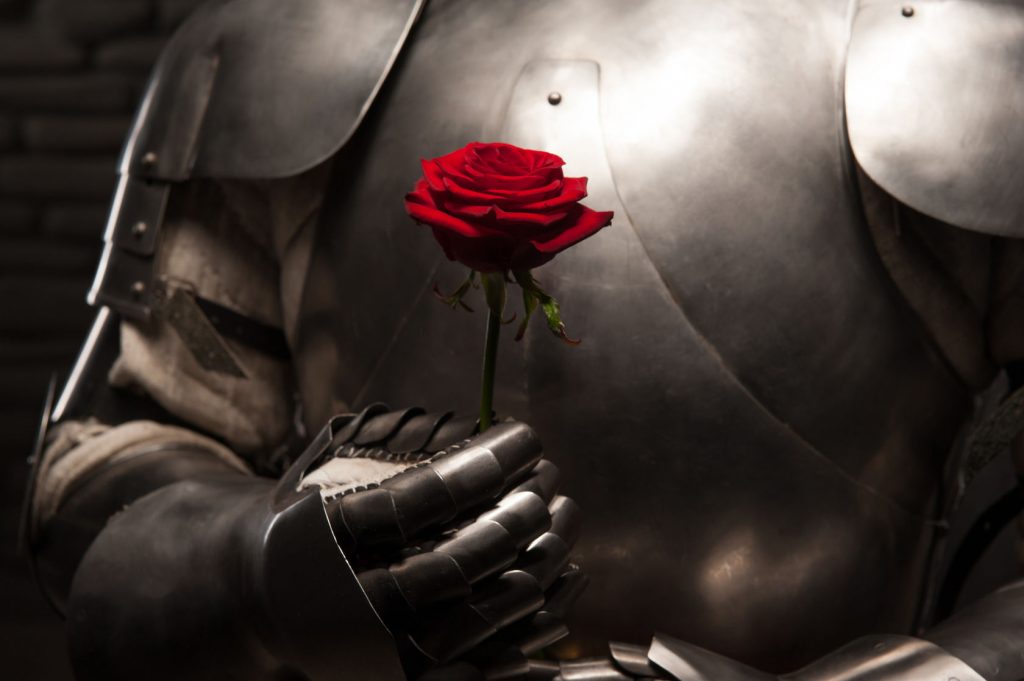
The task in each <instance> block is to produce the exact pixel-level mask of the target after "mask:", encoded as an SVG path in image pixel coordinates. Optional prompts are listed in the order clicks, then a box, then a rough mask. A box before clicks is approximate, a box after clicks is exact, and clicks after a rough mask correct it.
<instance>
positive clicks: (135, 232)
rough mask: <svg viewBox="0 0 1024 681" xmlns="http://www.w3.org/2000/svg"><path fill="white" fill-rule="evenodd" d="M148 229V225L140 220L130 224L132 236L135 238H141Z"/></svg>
mask: <svg viewBox="0 0 1024 681" xmlns="http://www.w3.org/2000/svg"><path fill="white" fill-rule="evenodd" d="M148 229H149V225H147V224H146V223H145V222H142V221H141V220H140V221H139V222H136V223H135V224H134V225H132V236H133V237H135V238H136V239H141V238H142V235H144V234H145V233H146V231H147V230H148Z"/></svg>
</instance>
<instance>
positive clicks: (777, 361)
mask: <svg viewBox="0 0 1024 681" xmlns="http://www.w3.org/2000/svg"><path fill="white" fill-rule="evenodd" d="M1022 63H1024V7H1022V6H1021V5H1020V4H1019V3H1009V2H993V1H988V0H943V1H939V0H918V1H915V2H912V3H911V4H905V3H900V2H894V1H893V0H859V1H858V0H824V1H821V0H818V1H814V2H811V1H810V0H776V1H773V2H770V3H768V2H762V1H760V0H730V1H728V2H696V1H695V0H642V1H635V2H630V3H620V2H613V1H611V0H608V1H604V0H602V1H600V2H595V1H594V0H559V1H558V2H552V1H544V0H518V1H513V0H489V1H487V2H472V1H470V0H291V1H290V2H286V3H285V2H278V1H276V0H226V1H223V2H214V3H209V4H208V5H207V6H205V7H204V8H203V9H201V10H200V11H199V12H198V13H197V14H196V15H195V16H193V18H192V19H191V20H189V21H188V22H187V23H186V24H185V25H184V26H183V27H182V28H181V29H180V30H179V32H178V33H177V35H176V36H175V37H174V39H173V40H172V41H171V42H170V44H169V45H168V47H167V48H166V50H165V52H164V54H163V56H162V57H161V59H160V61H159V63H158V65H157V66H156V69H155V72H154V74H153V77H152V80H151V82H150V86H149V88H148V91H147V93H146V95H145V98H144V100H143V102H142V104H141V107H140V110H139V114H138V116H137V119H136V121H135V124H134V127H133V129H132V131H131V134H130V136H129V138H128V140H127V143H126V146H125V151H124V154H123V157H122V161H121V165H120V183H119V186H118V189H117V193H116V195H115V197H114V201H113V208H112V211H111V216H110V221H109V225H108V230H107V237H106V239H107V242H106V249H105V251H104V255H103V259H102V263H101V265H100V268H99V273H98V275H97V278H96V282H95V284H94V287H93V289H92V291H91V294H90V300H91V302H92V303H93V304H94V305H96V306H97V308H98V312H97V317H96V322H95V325H94V326H93V328H92V330H91V331H90V333H89V336H88V338H87V341H86V343H85V346H84V348H83V350H82V353H81V355H80V357H79V359H78V361H77V363H76V365H75V367H74V370H73V372H72V374H71V376H70V378H69V380H68V382H67V384H66V386H65V387H64V389H63V391H62V393H61V395H60V398H59V399H58V400H57V402H56V404H55V405H54V406H53V408H52V410H49V411H48V415H49V419H48V421H49V423H48V426H47V428H46V437H45V440H44V441H43V442H41V447H40V453H39V455H38V456H37V457H36V462H35V466H36V469H35V473H34V478H33V482H32V489H31V504H30V513H29V515H28V522H27V532H26V536H27V541H28V544H29V547H30V549H31V553H32V556H33V560H34V565H35V569H36V572H37V575H38V577H39V581H40V583H41V584H42V586H43V589H44V591H45V593H46V594H47V596H48V597H49V598H50V600H51V601H52V602H53V603H54V604H55V605H56V606H57V607H58V608H59V609H60V610H61V611H62V612H63V613H64V614H65V615H66V617H67V625H68V636H69V641H70V650H71V654H72V658H73V664H74V667H75V670H76V674H77V675H78V676H79V678H82V679H104V680H110V679H136V678H147V679H172V678H173V679H180V678H188V679H208V678H209V679H212V678H217V679H224V678H238V679H292V678H294V679H311V680H316V681H320V680H323V679H353V680H359V681H392V680H397V679H403V678H410V679H412V678H420V677H422V678H433V679H454V680H475V679H485V678H486V679H534V680H535V679H564V680H565V681H569V680H582V681H586V680H590V681H598V680H600V681H606V680H615V679H620V680H621V679H634V678H659V679H674V680H676V681H725V680H730V681H731V680H748V679H752V680H753V679H770V678H778V675H782V677H784V678H786V679H794V680H799V681H812V680H813V681H840V680H847V679H858V680H863V681H868V680H870V681H883V680H884V681H904V680H906V681H909V680H913V681H948V680H950V679H958V680H959V681H968V680H972V681H980V680H984V681H1019V680H1020V679H1022V678H1024V656H1022V655H1021V651H1022V650H1024V583H1017V584H1010V585H1007V586H1005V587H1003V588H1002V589H1000V590H998V591H996V592H995V593H993V594H991V595H990V596H987V597H985V598H983V599H981V600H979V601H977V602H975V603H974V604H972V605H970V606H969V607H967V608H966V609H963V610H961V611H959V612H957V613H955V614H953V615H952V616H948V617H947V616H945V615H946V613H941V616H940V613H939V610H941V609H940V608H937V607H936V602H937V599H938V598H939V593H938V589H937V584H938V583H939V582H940V580H939V579H938V572H937V570H938V566H939V562H940V560H941V557H942V554H943V544H942V535H943V531H942V528H943V527H945V526H946V525H947V523H948V521H949V520H950V517H951V514H952V513H953V510H954V508H955V501H956V499H957V498H958V496H959V493H960V490H961V488H962V487H963V484H964V482H965V480H966V479H967V477H968V474H966V473H965V471H971V470H973V469H974V468H976V467H977V466H979V465H981V463H983V461H981V460H979V458H978V456H976V455H971V456H968V455H966V454H965V452H972V451H974V452H976V449H975V450H972V449H970V448H965V447H964V446H963V442H964V441H966V440H967V439H968V438H966V437H965V435H964V434H965V433H966V432H967V427H968V424H969V423H970V422H972V421H974V422H977V421H979V419H981V418H982V417H980V416H978V415H977V414H976V413H975V412H976V404H977V403H979V402H980V400H978V399H976V398H977V396H978V395H980V394H982V393H985V392H986V391H991V388H990V386H992V385H994V384H995V385H999V384H1000V383H999V381H1001V380H1002V381H1003V384H1005V379H1004V378H1002V377H1005V376H1006V375H1007V374H1009V376H1010V377H1011V379H1013V378H1014V377H1015V376H1017V375H1018V371H1017V367H1018V365H1017V364H1016V363H1017V362H1019V361H1020V360H1022V359H1024V326H1022V325H1024V241H1022V240H1021V238H1022V237H1024V192H1021V189H1020V183H1021V178H1022V176H1021V172H1020V169H1021V168H1022V167H1024V166H1022V163H1021V159H1022V158H1024V126H1021V125H1020V121H1019V113H1020V112H1021V111H1024V87H1022V82H1021V73H1022V71H1021V64H1022ZM475 140H481V141H503V142H508V143H511V144H516V145H518V146H521V147H526V148H531V149H543V150H547V151H551V152H554V153H557V154H558V155H560V156H562V157H563V158H564V159H565V160H566V161H567V167H566V173H567V174H573V175H579V176H587V177H589V178H590V196H589V198H588V203H589V204H590V205H593V206H599V207H601V209H603V210H614V212H615V215H616V219H615V223H614V224H613V226H612V227H610V228H608V229H606V230H604V231H603V232H602V233H601V235H600V236H599V237H598V238H594V239H591V240H588V241H587V242H585V243H583V244H581V245H579V246H578V247H576V248H574V249H573V250H571V251H567V252H565V253H563V254H561V255H559V257H558V258H556V259H555V260H554V261H553V262H552V263H550V264H549V265H547V266H545V268H544V269H543V270H542V271H541V272H540V273H539V275H538V276H541V277H542V278H543V280H544V285H545V288H546V289H547V290H549V291H551V292H552V293H553V294H555V295H556V296H557V297H558V299H559V300H560V301H561V302H562V304H563V309H564V310H565V314H566V318H567V321H568V322H569V323H570V324H571V325H573V326H574V327H575V328H578V329H580V330H581V331H583V332H584V335H585V341H584V343H583V344H582V345H581V346H579V347H578V348H575V349H571V350H570V349H567V348H565V347H564V346H561V345H560V344H557V343H551V342H548V339H547V338H544V339H543V340H541V339H540V338H538V337H535V336H534V334H546V333H547V332H546V331H545V330H544V329H541V328H535V329H531V330H530V331H529V332H528V333H527V336H526V338H525V339H524V340H523V342H522V343H520V344H514V343H507V344H504V345H503V346H502V348H501V353H502V355H501V357H500V361H499V367H500V372H499V376H498V386H497V397H496V404H497V405H498V408H499V410H500V414H499V415H500V416H501V417H502V420H501V421H500V423H498V424H497V425H496V426H495V427H493V428H491V429H490V430H488V431H486V432H484V433H482V434H479V433H477V432H476V429H475V422H474V420H473V419H472V418H465V417H461V416H456V415H455V414H457V413H471V412H472V411H473V410H472V407H473V405H474V403H475V389H476V383H475V375H476V371H477V358H478V357H479V347H478V344H479V339H478V331H479V328H478V327H479V323H480V319H479V317H474V316H472V315H465V314H455V313H453V312H452V311H451V310H449V309H447V308H446V307H444V306H442V305H439V304H432V302H431V301H430V297H431V294H430V291H431V289H432V287H433V286H434V285H435V284H437V283H440V284H441V285H442V287H447V286H449V285H451V284H452V283H457V282H458V281H459V280H460V279H461V277H462V271H461V269H460V268H459V267H458V266H456V265H454V264H453V263H450V262H448V261H447V260H445V258H444V256H443V255H442V254H441V252H440V251H439V250H438V249H437V248H436V245H435V244H433V242H432V240H431V238H430V235H429V233H428V232H427V230H425V229H423V228H418V227H416V226H415V225H413V224H412V223H411V222H410V221H409V219H408V217H407V216H406V215H405V212H404V210H403V205H402V197H403V195H404V194H405V192H406V191H408V189H409V188H410V187H411V186H412V184H413V182H414V180H415V179H416V178H417V177H418V175H419V172H420V170H419V165H418V162H419V160H420V159H421V158H431V157H436V156H440V155H442V154H444V153H446V152H449V151H451V150H452V149H456V148H459V147H461V146H463V145H465V144H466V143H468V142H471V141H475ZM1014 387H1016V386H1015V383H1014V381H1013V380H1011V381H1010V388H1011V389H1012V388H1014ZM1022 400H1024V398H1022V397H1021V396H1020V394H1018V393H1014V394H1013V395H1012V396H1011V397H1009V398H1007V400H1006V401H1005V402H1004V403H1003V406H1002V407H1000V408H999V409H997V410H996V413H995V416H993V417H992V419H990V420H989V421H987V423H988V424H989V427H988V431H987V432H989V433H990V435H991V438H990V440H991V441H992V443H994V444H992V443H990V444H992V446H993V447H1000V446H1005V445H1006V444H1007V443H1008V441H1009V440H1011V439H1012V438H1013V437H1014V436H1015V435H1016V434H1017V433H1018V431H1019V430H1020V428H1019V427H1018V426H1017V425H1016V424H1017V421H1019V420H1020V419H1019V413H1020V412H1021V410H1022V408H1024V407H1022V406H1021V401H1022ZM383 404H388V405H392V407H385V406H382V405H383ZM409 405H417V406H415V407H411V408H410V407H409ZM394 407H398V409H397V410H395V409H394ZM337 414H341V416H336V415H337ZM1014 415H1016V416H1014ZM541 442H543V447H544V449H543V451H542V448H541ZM545 457H546V458H545ZM982 458H984V457H982ZM581 517H582V518H584V519H585V529H584V530H583V531H582V533H581V531H580V527H581V525H580V519H581ZM577 538H579V541H578V542H576V540H577ZM574 543H575V547H573V545H574ZM570 555H571V558H572V559H571V562H570ZM577 564H578V565H579V566H580V567H579V568H577V567H576V566H577ZM584 573H585V574H586V578H585V577H584V576H583V575H584ZM588 579H589V585H588V586H587V588H586V589H585V590H583V588H582V587H583V586H584V582H586V581H587V580H588ZM581 592H582V595H581ZM556 642H557V645H556V646H555V647H554V648H549V646H551V645H552V644H555V643H556ZM620 642H621V643H620ZM542 649H547V650H548V651H549V652H548V654H546V655H543V656H540V655H538V651H541V650H542Z"/></svg>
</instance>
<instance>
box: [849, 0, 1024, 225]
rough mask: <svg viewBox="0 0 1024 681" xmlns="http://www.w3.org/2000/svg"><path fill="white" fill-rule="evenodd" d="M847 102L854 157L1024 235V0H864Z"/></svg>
mask: <svg viewBox="0 0 1024 681" xmlns="http://www.w3.org/2000/svg"><path fill="white" fill-rule="evenodd" d="M846 112H847V118H848V128H849V135H850V141H851V144H852V146H853V152H854V154H855V156H856V157H857V161H858V162H859V163H860V165H861V167H863V169H864V171H865V172H866V173H867V174H868V175H869V176H870V177H871V179H872V180H874V181H875V182H876V183H878V184H879V185H880V186H881V187H882V188H883V189H885V190H886V191H887V192H889V193H890V194H892V195H893V196H894V197H895V198H896V199H898V200H900V201H902V202H903V203H905V204H907V205H909V206H911V207H912V208H915V209H916V210H918V211H921V212H923V213H926V214H928V215H931V216H933V217H935V218H938V219H940V220H943V221H944V222H948V223H950V224H953V225H956V226H958V227H963V228H966V229H971V230H975V231H979V232H984V233H987V234H996V235H1002V236H1011V237H1024V191H1022V186H1024V125H1022V124H1021V122H1022V120H1024V5H1022V4H1020V3H1016V2H1000V1H996V0H920V1H918V2H914V3H913V4H904V3H902V2H896V1H894V0H866V1H864V2H862V3H861V6H860V8H859V9H858V12H857V15H856V18H855V20H854V24H853V33H852V36H851V41H850V48H849V55H848V60H847V66H846Z"/></svg>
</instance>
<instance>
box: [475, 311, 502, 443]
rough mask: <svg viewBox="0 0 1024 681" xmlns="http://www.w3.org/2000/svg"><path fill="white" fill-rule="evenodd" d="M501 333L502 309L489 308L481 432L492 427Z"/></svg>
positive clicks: (481, 404) (485, 337) (485, 340)
mask: <svg viewBox="0 0 1024 681" xmlns="http://www.w3.org/2000/svg"><path fill="white" fill-rule="evenodd" d="M500 334H501V311H500V310H499V311H495V310H494V309H492V308H491V307H490V306H488V308H487V334H486V335H485V336H484V374H483V380H482V381H481V385H480V432H481V433H482V432H484V431H485V430H487V429H488V428H490V427H491V412H492V411H493V407H492V405H493V404H494V368H495V365H496V364H497V363H498V336H499V335H500Z"/></svg>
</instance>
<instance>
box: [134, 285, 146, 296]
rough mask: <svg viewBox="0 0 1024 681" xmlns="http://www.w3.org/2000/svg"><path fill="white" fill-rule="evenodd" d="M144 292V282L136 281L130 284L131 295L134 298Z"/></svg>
mask: <svg viewBox="0 0 1024 681" xmlns="http://www.w3.org/2000/svg"><path fill="white" fill-rule="evenodd" d="M145 292H146V284H145V283H144V282H141V281H136V282H134V283H133V284H132V296H134V297H135V298H136V299H138V298H141V297H142V294H143V293H145Z"/></svg>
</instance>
